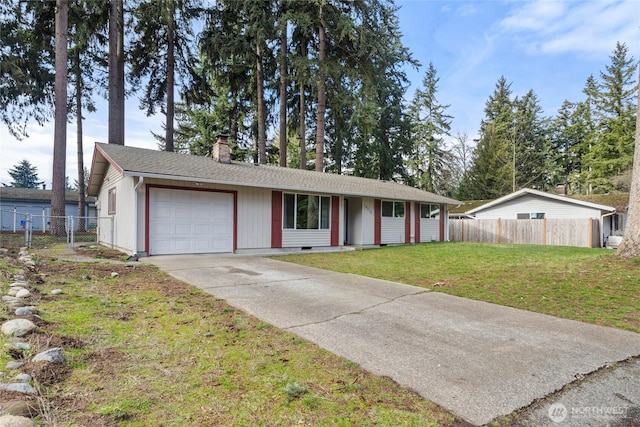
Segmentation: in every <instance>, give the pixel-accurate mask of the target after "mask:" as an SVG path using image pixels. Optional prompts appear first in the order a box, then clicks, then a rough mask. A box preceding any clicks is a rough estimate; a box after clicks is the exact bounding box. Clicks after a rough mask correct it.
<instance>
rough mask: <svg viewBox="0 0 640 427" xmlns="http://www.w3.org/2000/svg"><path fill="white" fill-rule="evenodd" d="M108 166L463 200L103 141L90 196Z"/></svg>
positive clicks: (150, 173) (157, 174)
mask: <svg viewBox="0 0 640 427" xmlns="http://www.w3.org/2000/svg"><path fill="white" fill-rule="evenodd" d="M109 165H111V166H113V167H115V168H116V169H117V170H118V171H119V172H121V173H122V174H123V175H124V176H140V177H149V178H160V179H174V180H183V181H191V182H203V183H216V184H228V185H237V186H243V187H259V188H272V189H277V190H284V191H295V192H312V193H325V194H335V195H344V196H364V197H375V198H382V199H395V200H408V201H416V202H425V203H438V204H440V203H443V204H451V205H457V204H459V203H460V202H458V201H457V200H454V199H450V198H448V197H444V196H439V195H437V194H433V193H430V192H427V191H423V190H420V189H418V188H414V187H409V186H407V185H403V184H399V183H395V182H389V181H381V180H376V179H368V178H360V177H355V176H350V175H337V174H332V173H322V172H315V171H306V170H301V169H292V168H282V167H278V166H265V165H254V164H253V163H243V162H232V163H230V164H224V163H218V162H216V161H214V160H213V159H211V158H209V157H202V156H193V155H189V154H181V153H170V152H166V151H158V150H149V149H144V148H137V147H127V146H123V145H114V144H104V143H96V148H95V151H94V154H93V162H92V166H91V179H90V181H89V188H88V191H87V192H88V194H90V195H97V194H98V192H99V190H100V187H101V185H102V182H103V180H104V177H105V174H106V173H107V169H108V166H109Z"/></svg>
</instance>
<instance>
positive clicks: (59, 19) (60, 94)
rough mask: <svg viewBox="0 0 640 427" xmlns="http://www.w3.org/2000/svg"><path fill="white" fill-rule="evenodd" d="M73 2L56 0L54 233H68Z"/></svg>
mask: <svg viewBox="0 0 640 427" xmlns="http://www.w3.org/2000/svg"><path fill="white" fill-rule="evenodd" d="M68 13H69V2H68V0H56V20H55V28H56V38H55V43H56V44H55V46H56V50H55V52H56V59H55V64H56V78H55V81H56V88H55V123H54V131H53V132H54V136H53V178H52V196H51V217H52V218H51V233H52V234H54V235H61V234H63V233H64V232H65V229H64V218H62V217H64V215H65V189H66V185H65V181H66V175H65V170H66V161H67V152H66V150H67V58H68V52H67V40H68V32H69V25H68V23H69V21H68V19H69V16H68Z"/></svg>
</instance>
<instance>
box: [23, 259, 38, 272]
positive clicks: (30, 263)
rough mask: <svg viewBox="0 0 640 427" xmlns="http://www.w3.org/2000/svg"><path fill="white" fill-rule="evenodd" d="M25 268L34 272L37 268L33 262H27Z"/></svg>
mask: <svg viewBox="0 0 640 427" xmlns="http://www.w3.org/2000/svg"><path fill="white" fill-rule="evenodd" d="M24 266H25V267H27V268H28V269H30V270H33V269H35V268H36V263H35V262H33V261H27V262H25V263H24Z"/></svg>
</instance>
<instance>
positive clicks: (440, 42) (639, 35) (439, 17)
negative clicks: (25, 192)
mask: <svg viewBox="0 0 640 427" xmlns="http://www.w3.org/2000/svg"><path fill="white" fill-rule="evenodd" d="M397 4H398V5H399V6H400V7H401V9H400V11H399V12H398V13H399V18H400V27H401V31H402V33H403V42H404V44H405V45H406V46H408V47H409V49H410V50H411V51H412V53H413V56H414V58H415V59H417V60H418V61H419V62H420V63H421V64H422V67H421V68H420V69H419V70H417V71H416V70H414V69H407V74H408V76H409V79H410V80H411V82H412V86H411V88H410V89H409V91H408V94H407V97H408V99H410V98H411V97H412V96H413V92H414V91H415V89H416V88H417V87H419V86H420V85H421V83H422V78H423V76H424V72H425V69H426V66H427V65H428V64H429V62H433V64H434V66H435V68H436V70H437V74H438V77H439V78H440V83H439V88H438V95H437V97H438V100H439V101H440V102H441V103H442V104H450V105H451V106H450V108H449V110H448V113H449V114H450V115H452V116H454V119H453V123H452V133H453V134H454V135H455V134H456V133H457V132H465V133H467V134H468V135H469V137H471V138H474V137H475V136H476V132H477V130H478V128H479V125H480V120H482V118H483V109H484V104H485V102H486V100H487V99H488V97H489V96H490V95H491V93H492V92H493V90H494V88H495V84H496V82H497V81H498V79H499V78H500V76H504V77H505V78H506V79H507V81H508V82H511V83H512V86H511V89H512V91H513V93H514V95H523V94H525V93H526V92H527V91H529V90H530V89H533V91H534V92H535V93H536V94H537V96H538V99H539V100H540V104H541V106H542V108H543V109H544V112H545V114H546V115H549V116H551V115H554V114H555V113H556V111H557V109H558V108H559V107H560V106H561V105H562V102H563V101H564V100H565V99H567V100H569V101H580V100H582V99H583V95H582V88H583V87H584V83H585V81H586V79H587V77H588V76H589V75H590V74H593V75H594V76H595V77H596V78H598V77H599V73H600V71H603V70H604V69H605V66H606V65H608V64H609V56H610V55H611V53H612V52H613V50H614V48H615V45H616V41H620V42H624V43H626V45H627V46H628V48H629V54H630V55H631V56H633V57H634V58H635V59H636V60H638V59H640V0H626V1H551V0H544V1H542V0H540V1H427V0H397ZM126 108H127V111H126V127H125V132H126V142H125V143H126V145H130V146H137V147H145V148H156V142H155V140H154V139H153V137H152V135H151V133H150V130H154V131H156V132H161V126H162V122H163V117H161V116H155V117H151V118H147V117H145V115H144V113H143V112H142V111H140V110H138V100H137V99H129V100H127V106H126ZM106 116H107V111H106V104H102V106H101V107H99V110H98V112H97V113H94V114H90V115H88V116H87V119H86V121H85V138H84V141H85V142H84V151H85V156H84V157H85V165H87V166H88V167H89V166H90V164H91V155H92V151H93V142H94V141H103V142H106V136H107V128H106ZM67 132H68V139H67V141H68V142H67V153H68V154H67V175H68V176H69V177H70V179H71V182H73V180H74V179H75V177H76V176H77V169H76V163H77V161H76V142H75V137H76V136H75V126H74V125H72V124H70V125H69V127H68V131H67ZM29 134H30V137H29V138H27V139H25V140H23V141H17V140H15V139H14V138H12V137H11V136H10V135H9V134H8V132H7V131H6V129H5V128H4V127H0V182H3V183H6V184H8V183H9V182H11V178H10V176H9V174H8V170H9V169H11V168H12V167H13V165H15V164H16V163H18V162H19V161H21V160H22V159H25V158H26V159H28V160H29V161H30V162H31V163H32V164H33V165H35V166H37V167H38V174H39V176H40V179H41V180H43V181H45V182H46V183H47V188H51V170H52V168H51V166H52V162H53V158H52V153H53V125H52V124H48V125H45V126H44V127H39V126H37V125H32V126H30V127H29Z"/></svg>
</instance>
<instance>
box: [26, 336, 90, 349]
mask: <svg viewBox="0 0 640 427" xmlns="http://www.w3.org/2000/svg"><path fill="white" fill-rule="evenodd" d="M28 341H29V344H31V346H33V347H34V348H40V349H47V348H56V347H59V348H63V349H64V348H84V347H85V346H86V345H87V343H86V342H85V340H82V339H79V338H73V337H65V336H60V335H55V334H32V335H29V338H28Z"/></svg>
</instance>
